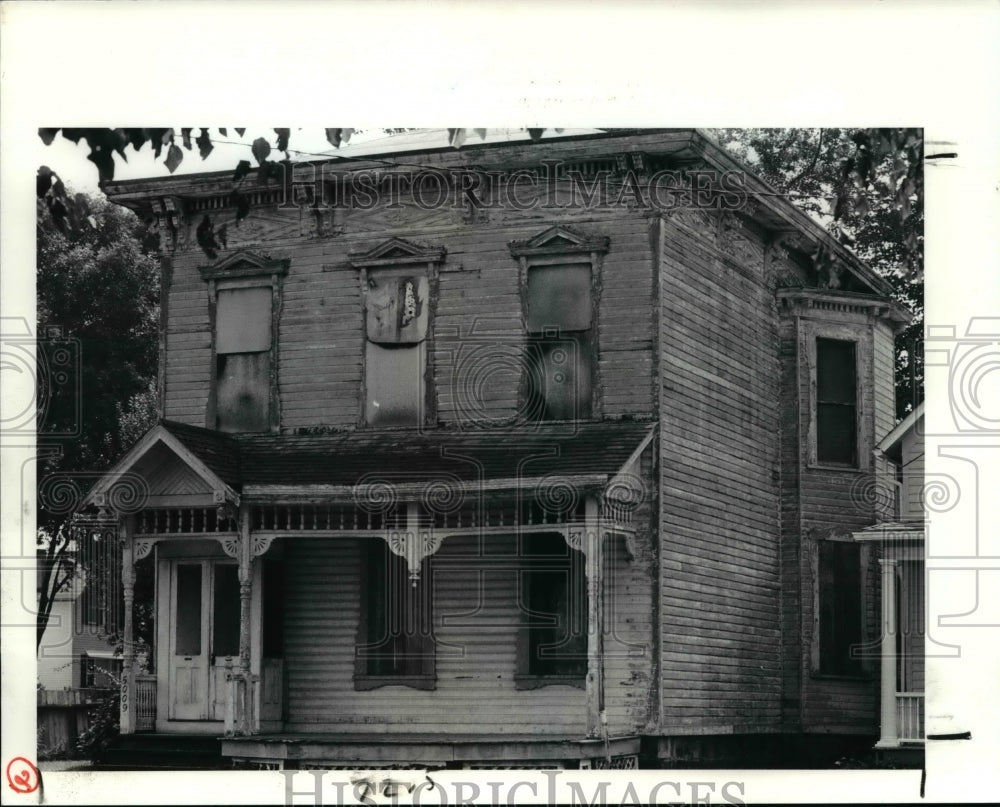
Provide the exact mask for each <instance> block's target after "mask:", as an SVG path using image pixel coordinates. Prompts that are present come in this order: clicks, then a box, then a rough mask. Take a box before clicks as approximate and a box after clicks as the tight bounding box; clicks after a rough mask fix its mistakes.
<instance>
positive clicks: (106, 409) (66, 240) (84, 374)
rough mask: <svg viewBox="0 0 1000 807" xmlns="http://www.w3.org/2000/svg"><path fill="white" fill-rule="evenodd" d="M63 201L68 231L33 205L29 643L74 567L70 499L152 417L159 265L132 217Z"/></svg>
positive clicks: (94, 204)
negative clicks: (35, 590) (34, 572)
mask: <svg viewBox="0 0 1000 807" xmlns="http://www.w3.org/2000/svg"><path fill="white" fill-rule="evenodd" d="M73 198H74V201H75V202H76V203H77V205H78V207H79V209H80V210H86V211H87V212H86V215H85V216H82V217H81V219H80V222H79V226H77V227H66V228H63V227H60V226H59V224H58V223H57V222H56V221H55V220H54V219H53V217H52V216H51V215H49V212H48V211H47V210H46V208H47V207H48V206H49V205H48V203H47V202H46V201H45V200H43V199H40V200H39V203H38V210H37V226H36V246H37V264H36V288H37V299H38V333H39V335H40V339H39V344H38V351H37V353H38V358H39V373H38V379H39V382H38V387H39V388H38V391H37V393H38V398H37V400H38V410H39V412H38V455H39V467H38V480H39V496H38V504H37V519H38V521H37V523H38V553H39V609H38V610H39V616H38V632H37V640H38V642H39V643H40V642H41V637H42V635H43V634H44V631H45V627H46V625H47V624H48V617H49V613H50V612H51V606H52V603H53V602H54V600H55V598H56V597H57V596H58V595H59V593H60V592H61V591H63V590H65V589H66V587H68V586H69V585H70V584H71V582H72V580H73V577H74V575H75V574H76V573H77V572H78V571H79V570H78V569H77V563H78V561H79V558H80V557H81V555H80V553H79V551H78V550H79V549H80V548H79V547H77V546H76V544H75V541H74V531H73V530H72V529H71V528H70V525H69V524H68V523H67V519H68V517H69V516H70V515H71V512H72V506H73V505H74V504H76V503H78V501H79V497H80V495H81V494H82V493H84V492H85V491H86V490H87V488H88V487H89V485H90V483H91V482H92V481H93V480H94V478H95V477H94V472H95V471H96V470H98V469H101V468H106V467H108V466H109V465H110V464H111V463H112V462H114V461H115V460H116V459H117V458H118V457H119V456H120V455H121V453H122V452H123V450H124V449H125V448H127V447H128V446H129V445H130V444H131V442H132V441H133V440H134V439H135V437H136V436H137V435H138V434H141V433H142V432H143V431H145V430H146V429H148V428H149V426H151V425H152V423H153V422H155V417H156V413H155V400H156V399H155V392H154V387H153V384H154V382H155V378H156V370H157V324H158V318H159V268H158V265H157V262H156V260H155V259H154V257H152V256H151V255H150V254H148V250H147V249H145V248H144V246H143V243H142V240H141V238H142V234H143V228H142V226H141V224H140V223H139V221H138V220H137V218H136V217H135V215H134V214H132V213H131V212H130V211H128V210H125V209H124V208H121V207H119V206H118V205H114V204H111V203H110V202H108V201H106V200H103V199H97V198H92V197H89V196H86V195H85V194H78V195H75V196H74V197H73ZM122 401H125V402H126V403H125V404H124V405H123V404H122Z"/></svg>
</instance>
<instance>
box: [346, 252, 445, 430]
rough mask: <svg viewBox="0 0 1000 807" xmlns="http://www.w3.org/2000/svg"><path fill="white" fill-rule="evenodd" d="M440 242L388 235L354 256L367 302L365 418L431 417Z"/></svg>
mask: <svg viewBox="0 0 1000 807" xmlns="http://www.w3.org/2000/svg"><path fill="white" fill-rule="evenodd" d="M444 256H445V251H444V249H443V248H440V247H438V248H428V247H422V246H419V245H417V244H414V243H412V242H410V241H405V240H403V239H401V238H392V239H390V240H388V241H386V242H384V243H382V244H380V245H379V246H377V247H375V248H374V249H371V250H369V251H368V252H365V253H361V254H356V255H354V256H352V260H351V265H352V266H353V267H354V268H356V269H358V270H359V272H360V279H361V288H362V290H363V292H364V305H365V366H364V422H365V423H366V424H367V425H369V426H383V427H384V426H389V427H391V426H420V425H423V424H424V423H425V422H426V421H427V420H428V419H430V417H431V411H430V410H431V408H432V405H433V390H432V389H429V388H428V379H429V378H431V377H432V374H431V372H430V369H429V366H428V357H429V355H430V351H429V349H428V342H429V340H430V338H431V325H430V323H431V290H432V288H433V285H432V284H433V283H434V281H435V280H436V273H437V267H438V266H439V264H441V262H442V261H443V260H444Z"/></svg>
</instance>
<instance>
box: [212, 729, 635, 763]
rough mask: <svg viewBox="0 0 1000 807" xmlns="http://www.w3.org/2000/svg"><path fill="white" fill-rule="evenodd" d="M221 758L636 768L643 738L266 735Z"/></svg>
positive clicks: (232, 742) (228, 746)
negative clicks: (605, 739) (640, 740)
mask: <svg viewBox="0 0 1000 807" xmlns="http://www.w3.org/2000/svg"><path fill="white" fill-rule="evenodd" d="M222 753H223V755H224V756H226V757H230V758H231V759H232V760H233V764H234V766H235V767H243V768H257V769H269V770H309V769H322V770H330V769H337V768H348V769H352V768H359V767H363V768H371V769H378V768H403V767H410V768H429V769H440V768H457V769H465V770H474V769H491V768H497V769H517V768H525V769H535V768H557V769H580V768H608V767H615V768H637V767H638V757H639V737H638V736H630V737H615V738H608V740H607V741H604V740H603V739H594V738H591V739H583V738H580V737H566V736H552V737H539V736H538V735H517V734H511V735H506V736H498V735H496V734H486V733H484V734H448V735H441V734H426V733H421V734H413V733H409V734H391V735H390V734H378V735H372V734H334V735H330V734H262V735H257V736H253V737H227V738H224V739H223V741H222Z"/></svg>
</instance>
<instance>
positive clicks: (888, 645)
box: [878, 558, 899, 748]
mask: <svg viewBox="0 0 1000 807" xmlns="http://www.w3.org/2000/svg"><path fill="white" fill-rule="evenodd" d="M879 565H880V566H881V567H882V654H881V655H882V658H881V663H882V708H881V718H882V730H881V736H880V738H879V742H878V745H879V746H882V747H886V748H894V747H896V746H897V745H899V736H898V732H897V730H896V726H897V721H896V662H897V658H896V631H897V628H896V626H897V614H896V567H897V566H898V565H899V561H898V560H895V559H894V558H880V559H879Z"/></svg>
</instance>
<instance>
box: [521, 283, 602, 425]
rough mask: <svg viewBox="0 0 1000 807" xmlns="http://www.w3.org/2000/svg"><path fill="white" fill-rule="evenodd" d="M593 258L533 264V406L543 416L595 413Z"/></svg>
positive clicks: (530, 314)
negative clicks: (593, 410)
mask: <svg viewBox="0 0 1000 807" xmlns="http://www.w3.org/2000/svg"><path fill="white" fill-rule="evenodd" d="M590 273H591V270H590V264H589V263H585V264H553V265H550V266H532V267H530V268H529V269H528V289H527V311H526V317H525V322H526V326H527V332H528V334H527V349H526V356H527V371H528V373H529V381H528V401H527V403H528V411H529V412H530V413H531V414H532V415H533V416H534V418H535V419H538V420H577V419H579V418H589V417H590V416H591V406H592V403H591V402H592V400H593V395H594V390H593V376H594V372H593V367H594V358H595V357H594V353H593V335H592V325H593V300H592V295H591V282H590Z"/></svg>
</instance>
